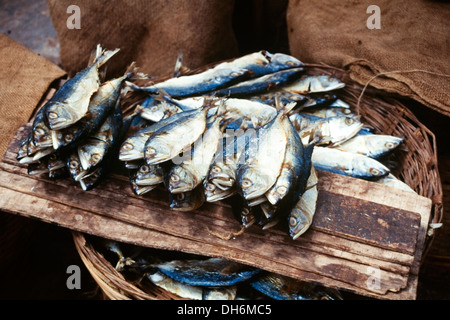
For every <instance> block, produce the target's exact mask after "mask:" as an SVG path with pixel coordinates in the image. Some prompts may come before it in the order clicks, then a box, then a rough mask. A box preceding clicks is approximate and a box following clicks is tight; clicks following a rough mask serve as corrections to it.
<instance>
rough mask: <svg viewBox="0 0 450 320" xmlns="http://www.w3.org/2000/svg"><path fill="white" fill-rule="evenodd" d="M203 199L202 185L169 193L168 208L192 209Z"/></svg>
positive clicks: (200, 203)
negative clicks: (184, 190)
mask: <svg viewBox="0 0 450 320" xmlns="http://www.w3.org/2000/svg"><path fill="white" fill-rule="evenodd" d="M204 201H205V195H204V192H203V186H201V188H195V189H193V190H190V191H186V192H180V193H175V194H174V193H170V194H169V203H170V209H172V210H176V211H192V210H195V209H197V208H199V207H200V206H201V205H202V204H203V203H204Z"/></svg>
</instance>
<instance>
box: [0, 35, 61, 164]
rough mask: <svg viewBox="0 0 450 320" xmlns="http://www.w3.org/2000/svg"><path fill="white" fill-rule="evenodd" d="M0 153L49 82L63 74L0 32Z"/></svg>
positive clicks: (26, 120) (32, 108)
mask: <svg viewBox="0 0 450 320" xmlns="http://www.w3.org/2000/svg"><path fill="white" fill-rule="evenodd" d="M0 56H1V59H0V117H1V126H0V156H3V154H4V153H5V151H6V148H7V146H8V143H9V141H10V140H11V139H12V137H13V136H14V134H15V133H16V131H17V129H18V128H19V127H20V126H21V125H23V124H25V123H27V122H28V120H30V117H31V116H32V114H33V110H34V109H35V107H36V106H37V105H38V103H39V101H40V100H41V98H42V96H43V95H44V93H45V92H46V91H47V89H48V87H49V86H50V84H51V83H52V82H53V81H54V80H55V79H58V78H60V77H62V76H64V75H65V72H64V71H63V70H61V69H60V68H59V67H58V66H57V65H55V64H53V63H52V62H50V61H48V60H47V59H45V58H42V57H40V56H38V55H37V54H35V53H34V52H31V51H30V50H29V49H27V48H25V47H23V46H22V45H20V44H19V43H17V42H16V41H14V40H12V39H11V38H8V37H7V36H5V35H2V34H0Z"/></svg>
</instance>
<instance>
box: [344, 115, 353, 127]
mask: <svg viewBox="0 0 450 320" xmlns="http://www.w3.org/2000/svg"><path fill="white" fill-rule="evenodd" d="M354 122H355V119H353V118H350V117H347V118H345V124H348V125H351V124H353V123H354Z"/></svg>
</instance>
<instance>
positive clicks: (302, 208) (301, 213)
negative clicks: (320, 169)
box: [288, 167, 319, 240]
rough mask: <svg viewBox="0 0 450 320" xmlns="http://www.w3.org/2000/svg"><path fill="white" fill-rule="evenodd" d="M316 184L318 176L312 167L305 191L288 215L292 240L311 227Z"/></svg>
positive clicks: (316, 194) (315, 204) (315, 199)
mask: <svg viewBox="0 0 450 320" xmlns="http://www.w3.org/2000/svg"><path fill="white" fill-rule="evenodd" d="M317 183H318V176H317V173H316V170H315V169H314V167H311V173H310V175H309V178H308V181H307V185H306V190H305V192H304V193H303V194H302V195H301V196H300V199H299V200H298V202H297V203H296V205H295V207H294V208H293V209H292V210H291V211H290V213H289V218H288V223H289V234H290V236H291V238H292V239H293V240H295V239H297V238H298V237H299V236H301V235H302V234H304V233H305V232H306V230H308V228H309V227H310V226H311V223H312V221H313V218H314V214H315V212H316V206H317V198H318V195H319V192H318V189H317Z"/></svg>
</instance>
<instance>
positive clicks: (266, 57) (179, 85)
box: [135, 51, 303, 97]
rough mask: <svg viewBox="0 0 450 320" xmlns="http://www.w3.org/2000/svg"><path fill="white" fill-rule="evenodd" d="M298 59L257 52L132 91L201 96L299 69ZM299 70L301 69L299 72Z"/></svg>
mask: <svg viewBox="0 0 450 320" xmlns="http://www.w3.org/2000/svg"><path fill="white" fill-rule="evenodd" d="M302 66H303V63H302V62H301V61H299V60H298V59H296V58H294V57H292V56H289V55H286V54H282V53H276V54H271V53H269V52H267V51H259V52H254V53H250V54H247V55H244V56H242V57H239V58H236V59H233V60H231V61H227V62H222V63H220V64H218V65H216V66H215V67H213V68H210V69H207V70H205V71H203V72H201V73H198V74H194V75H185V76H180V77H177V78H171V79H168V80H166V81H163V82H160V83H157V84H154V85H152V86H149V87H141V88H139V87H137V88H135V89H139V90H145V91H148V92H151V93H157V92H159V90H160V89H162V90H164V91H165V92H167V93H168V94H169V95H170V96H173V97H186V96H191V95H201V94H204V93H207V92H210V91H213V90H217V89H219V88H223V87H225V86H228V85H230V84H232V83H235V82H237V81H239V80H241V79H245V78H252V77H259V76H263V75H266V74H270V73H274V72H278V71H281V70H285V69H290V68H294V67H295V68H301V67H302ZM301 69H302V70H303V68H301Z"/></svg>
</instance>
